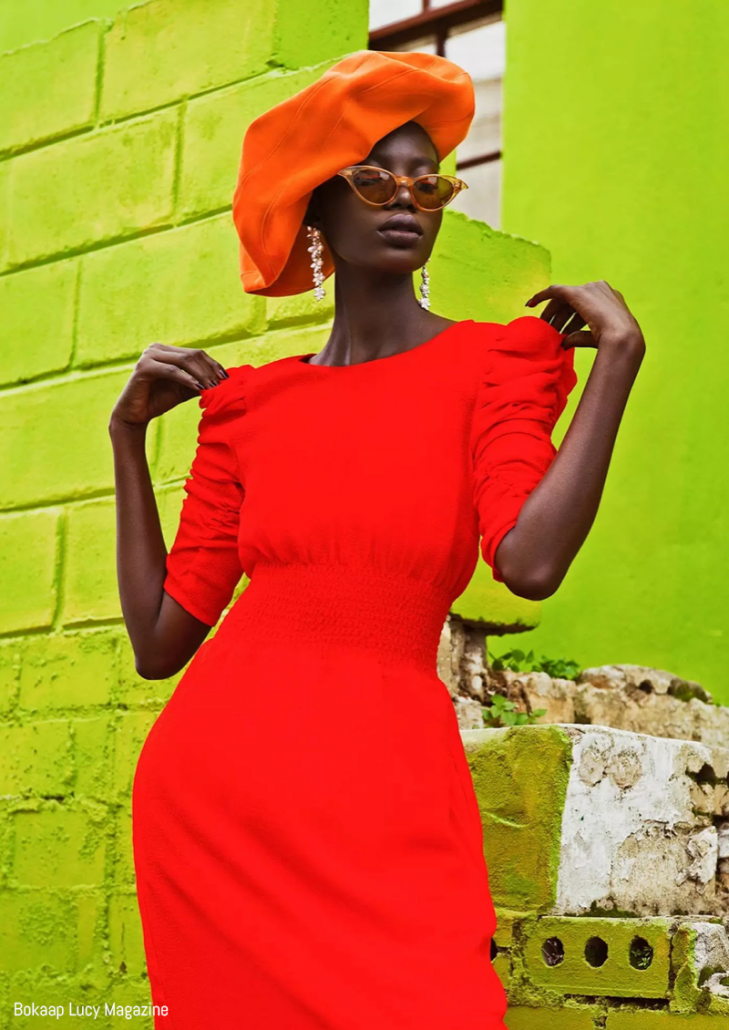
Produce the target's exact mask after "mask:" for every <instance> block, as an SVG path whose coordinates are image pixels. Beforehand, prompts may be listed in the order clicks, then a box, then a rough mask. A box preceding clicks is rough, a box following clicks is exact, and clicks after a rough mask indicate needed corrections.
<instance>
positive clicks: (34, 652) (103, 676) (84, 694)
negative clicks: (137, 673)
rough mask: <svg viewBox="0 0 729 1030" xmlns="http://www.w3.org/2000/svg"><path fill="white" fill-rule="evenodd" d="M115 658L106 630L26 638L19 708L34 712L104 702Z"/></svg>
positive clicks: (114, 672) (107, 694)
mask: <svg viewBox="0 0 729 1030" xmlns="http://www.w3.org/2000/svg"><path fill="white" fill-rule="evenodd" d="M115 657H116V652H115V640H114V637H113V635H112V634H111V633H109V632H108V631H96V632H88V631H87V632H79V633H59V634H49V635H46V636H37V637H31V638H29V639H28V641H27V642H26V648H25V654H24V660H23V668H22V671H21V675H20V699H19V705H20V707H21V708H27V709H30V710H32V711H37V710H39V709H44V708H65V707H67V706H71V707H76V706H79V705H95V704H96V705H100V704H104V703H106V702H107V701H108V700H109V695H110V690H111V686H112V684H113V682H114V680H115V676H116V669H115Z"/></svg>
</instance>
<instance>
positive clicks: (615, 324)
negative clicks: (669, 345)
mask: <svg viewBox="0 0 729 1030" xmlns="http://www.w3.org/2000/svg"><path fill="white" fill-rule="evenodd" d="M547 299H549V303H548V304H547V306H546V308H545V309H544V311H542V313H541V315H540V316H539V317H540V318H543V319H544V320H545V321H546V322H549V324H550V325H553V326H554V327H555V329H556V330H557V331H558V332H560V333H564V332H566V333H567V334H568V335H567V336H566V337H565V339H564V340H563V341H562V346H563V347H597V348H599V347H605V346H606V345H607V346H609V347H614V346H619V347H621V348H624V347H627V348H629V349H631V350H635V351H636V352H637V353H642V352H643V351H645V340H644V339H643V333H642V331H641V328H640V326H639V325H638V323H637V321H636V320H635V318H634V316H633V314H632V313H631V311H630V309H629V308H628V305H627V304H626V303H625V299H624V297H623V295H622V293H621V292H620V291H619V290H614V289H613V288H612V286H610V284H609V283H606V282H605V280H604V279H600V280H599V281H598V282H594V283H585V284H584V286H562V285H554V286H547V287H546V289H544V290H540V291H539V292H538V293H535V294H534V296H533V297H530V298H529V300H528V301H527V302H526V306H528V307H533V306H534V305H535V304H539V303H541V301H543V300H547ZM583 326H587V327H588V328H587V330H584V329H583V328H582V327H583Z"/></svg>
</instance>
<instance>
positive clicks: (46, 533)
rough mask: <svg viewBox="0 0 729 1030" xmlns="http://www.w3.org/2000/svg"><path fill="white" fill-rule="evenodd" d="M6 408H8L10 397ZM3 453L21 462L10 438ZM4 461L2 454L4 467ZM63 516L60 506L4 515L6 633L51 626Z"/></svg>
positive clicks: (1, 578) (0, 592)
mask: <svg viewBox="0 0 729 1030" xmlns="http://www.w3.org/2000/svg"><path fill="white" fill-rule="evenodd" d="M3 407H4V408H7V407H8V401H7V399H6V400H4V402H3ZM2 454H4V455H5V458H6V459H10V460H13V461H14V462H17V463H18V464H19V461H18V456H17V455H14V456H13V455H11V454H10V448H9V446H8V438H7V437H6V438H5V443H4V446H3V448H2ZM3 463H4V462H3V457H2V455H0V466H2V465H3ZM16 483H17V480H16ZM8 500H9V499H8ZM60 515H61V509H60V508H44V509H43V510H41V511H22V512H19V513H18V514H13V515H2V516H0V631H2V632H3V633H17V632H20V631H21V630H29V629H44V628H46V627H48V626H50V625H51V622H52V620H53V614H54V612H55V610H56V599H57V594H56V578H55V577H56V551H57V541H56V534H57V527H58V520H59V518H60ZM21 585H22V589H21Z"/></svg>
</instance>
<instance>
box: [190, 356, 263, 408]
mask: <svg viewBox="0 0 729 1030" xmlns="http://www.w3.org/2000/svg"><path fill="white" fill-rule="evenodd" d="M223 368H224V369H225V371H226V372H227V373H228V377H227V379H222V380H221V381H220V382H219V383H218V384H217V386H210V387H208V388H207V389H205V390H201V391H200V397H199V403H200V408H201V409H202V412H203V416H204V417H205V418H206V420H208V421H209V420H210V419H211V418H217V417H220V416H224V415H227V414H243V413H244V412H245V410H246V392H247V387H248V386H249V383H250V379H251V376H252V374H253V373H254V372H255V368H254V366H253V365H230V366H227V365H223Z"/></svg>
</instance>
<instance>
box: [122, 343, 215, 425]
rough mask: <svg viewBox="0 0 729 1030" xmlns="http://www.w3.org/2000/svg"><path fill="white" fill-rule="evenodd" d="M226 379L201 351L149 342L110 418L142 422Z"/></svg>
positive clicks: (135, 422) (146, 421) (213, 361)
mask: <svg viewBox="0 0 729 1030" xmlns="http://www.w3.org/2000/svg"><path fill="white" fill-rule="evenodd" d="M227 378H228V373H227V372H226V371H225V369H224V368H223V366H222V365H220V364H219V363H218V362H217V361H215V360H214V359H213V358H211V357H210V355H209V354H206V353H205V351H204V350H199V349H193V348H191V347H173V346H171V345H169V344H165V343H150V345H149V346H148V347H146V348H145V350H144V351H143V352H142V356H141V357H140V359H139V361H138V362H137V364H136V367H135V369H134V371H133V372H132V374H131V376H130V378H129V381H128V382H127V384H126V386H125V387H124V389H123V390H122V392H121V394H120V395H119V399H118V400H117V402H116V404H115V405H114V408H113V411H112V413H111V419H112V421H120V422H123V423H125V424H127V425H145V424H146V423H148V422H150V421H151V420H152V419H153V418H157V417H158V416H159V415H164V413H165V412H166V411H169V410H170V409H171V408H174V407H176V406H177V405H178V404H181V403H182V402H183V401H189V400H190V399H191V398H192V397H197V396H199V395H200V391H201V390H206V389H209V388H210V387H212V386H217V385H218V383H219V382H221V381H222V380H223V379H227Z"/></svg>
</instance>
